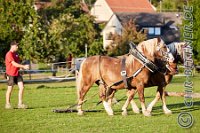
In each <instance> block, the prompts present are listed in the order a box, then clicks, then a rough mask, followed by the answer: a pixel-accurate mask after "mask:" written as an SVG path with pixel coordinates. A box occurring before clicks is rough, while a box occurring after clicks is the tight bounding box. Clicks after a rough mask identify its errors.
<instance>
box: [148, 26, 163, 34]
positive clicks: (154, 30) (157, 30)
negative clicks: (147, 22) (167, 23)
mask: <svg viewBox="0 0 200 133" xmlns="http://www.w3.org/2000/svg"><path fill="white" fill-rule="evenodd" d="M145 29H146V28H145ZM147 29H148V35H161V28H160V27H148V28H147Z"/></svg>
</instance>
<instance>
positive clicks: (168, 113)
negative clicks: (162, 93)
mask: <svg viewBox="0 0 200 133" xmlns="http://www.w3.org/2000/svg"><path fill="white" fill-rule="evenodd" d="M164 113H165V114H166V115H171V114H172V111H171V110H167V111H164Z"/></svg>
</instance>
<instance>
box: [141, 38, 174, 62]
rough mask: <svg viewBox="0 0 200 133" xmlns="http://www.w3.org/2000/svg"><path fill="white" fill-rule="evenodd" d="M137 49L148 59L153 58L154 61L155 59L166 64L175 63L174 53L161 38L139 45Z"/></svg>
mask: <svg viewBox="0 0 200 133" xmlns="http://www.w3.org/2000/svg"><path fill="white" fill-rule="evenodd" d="M137 48H138V50H139V51H140V52H142V53H143V54H144V55H145V56H146V57H147V58H148V57H151V59H152V61H153V60H154V59H159V60H162V61H164V62H173V61H174V57H173V55H172V53H171V52H170V50H169V49H168V47H167V45H166V44H165V43H164V41H163V40H162V39H161V38H154V39H149V40H147V41H144V42H141V43H140V44H138V47H137Z"/></svg>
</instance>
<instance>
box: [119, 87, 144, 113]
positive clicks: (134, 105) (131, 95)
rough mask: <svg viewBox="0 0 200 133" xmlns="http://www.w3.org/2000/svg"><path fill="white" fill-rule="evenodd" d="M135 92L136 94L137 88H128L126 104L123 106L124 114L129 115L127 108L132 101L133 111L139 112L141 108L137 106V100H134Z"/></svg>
mask: <svg viewBox="0 0 200 133" xmlns="http://www.w3.org/2000/svg"><path fill="white" fill-rule="evenodd" d="M134 94H135V90H134V89H131V90H128V92H127V96H128V98H127V100H126V102H125V104H124V105H123V107H122V111H123V112H122V115H124V116H125V115H127V114H128V113H127V108H128V105H129V104H130V103H131V106H132V109H133V112H135V113H139V112H140V111H139V108H138V107H137V105H136V104H135V102H134V101H133V97H134Z"/></svg>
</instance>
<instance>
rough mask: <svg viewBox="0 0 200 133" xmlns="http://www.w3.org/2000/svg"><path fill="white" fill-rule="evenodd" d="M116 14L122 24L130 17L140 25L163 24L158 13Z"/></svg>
mask: <svg viewBox="0 0 200 133" xmlns="http://www.w3.org/2000/svg"><path fill="white" fill-rule="evenodd" d="M116 15H117V17H118V19H119V21H120V22H121V23H122V24H124V23H127V22H128V21H130V20H131V19H132V20H134V22H135V24H136V25H140V26H141V27H150V26H164V19H163V17H162V15H161V14H159V13H118V14H116Z"/></svg>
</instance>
